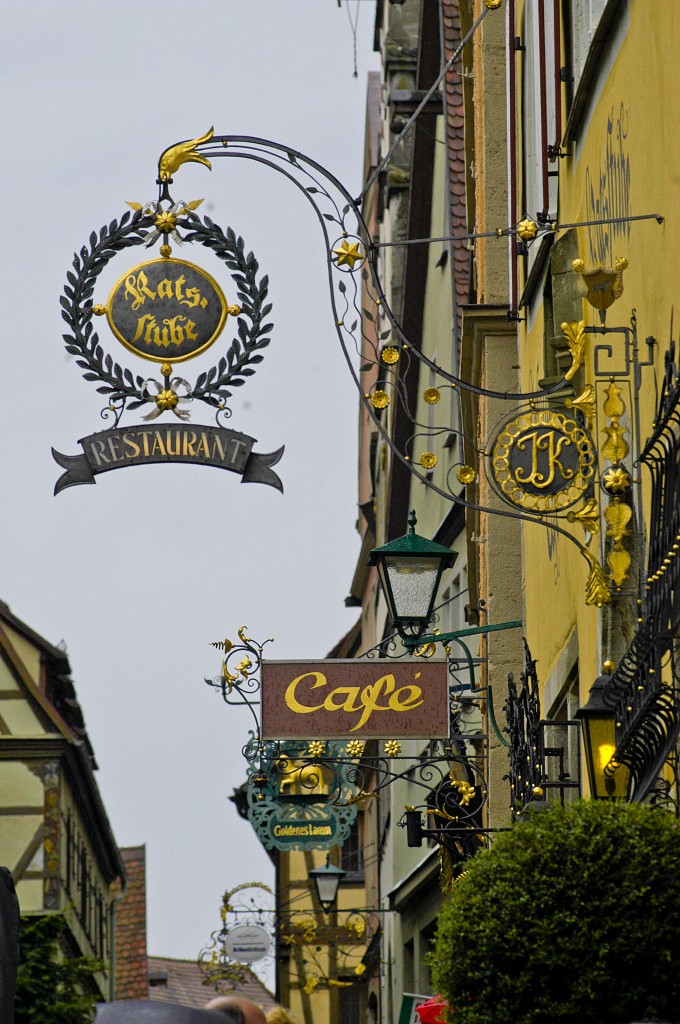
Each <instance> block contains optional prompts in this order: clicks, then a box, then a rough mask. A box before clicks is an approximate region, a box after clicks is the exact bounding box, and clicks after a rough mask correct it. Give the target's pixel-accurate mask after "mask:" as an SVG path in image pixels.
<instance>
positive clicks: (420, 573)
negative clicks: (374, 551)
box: [385, 558, 440, 619]
mask: <svg viewBox="0 0 680 1024" xmlns="http://www.w3.org/2000/svg"><path fill="white" fill-rule="evenodd" d="M385 565H386V569H387V576H388V579H389V583H390V589H391V591H392V595H393V598H394V610H395V612H396V615H397V617H398V618H400V619H427V618H428V613H429V611H430V606H431V604H432V600H433V594H434V590H435V588H436V586H437V582H438V578H439V571H440V560H439V559H438V558H387V559H386V562H385Z"/></svg>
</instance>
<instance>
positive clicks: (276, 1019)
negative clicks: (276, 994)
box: [266, 1006, 295, 1024]
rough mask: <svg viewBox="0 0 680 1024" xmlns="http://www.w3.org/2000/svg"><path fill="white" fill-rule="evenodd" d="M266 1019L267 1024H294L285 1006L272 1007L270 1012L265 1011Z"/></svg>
mask: <svg viewBox="0 0 680 1024" xmlns="http://www.w3.org/2000/svg"><path fill="white" fill-rule="evenodd" d="M266 1017H267V1024H295V1021H294V1020H293V1018H292V1017H291V1015H290V1013H289V1012H288V1010H287V1009H286V1008H285V1006H272V1008H271V1010H268V1011H267V1014H266Z"/></svg>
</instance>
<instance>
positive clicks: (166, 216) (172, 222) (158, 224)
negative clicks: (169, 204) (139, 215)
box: [153, 210, 177, 235]
mask: <svg viewBox="0 0 680 1024" xmlns="http://www.w3.org/2000/svg"><path fill="white" fill-rule="evenodd" d="M153 223H154V227H155V228H156V231H161V232H162V233H163V234H164V235H167V234H168V232H169V231H174V230H175V228H176V227H177V217H176V216H175V214H174V213H172V212H171V211H170V210H161V212H160V213H157V214H156V217H155V219H154V222H153Z"/></svg>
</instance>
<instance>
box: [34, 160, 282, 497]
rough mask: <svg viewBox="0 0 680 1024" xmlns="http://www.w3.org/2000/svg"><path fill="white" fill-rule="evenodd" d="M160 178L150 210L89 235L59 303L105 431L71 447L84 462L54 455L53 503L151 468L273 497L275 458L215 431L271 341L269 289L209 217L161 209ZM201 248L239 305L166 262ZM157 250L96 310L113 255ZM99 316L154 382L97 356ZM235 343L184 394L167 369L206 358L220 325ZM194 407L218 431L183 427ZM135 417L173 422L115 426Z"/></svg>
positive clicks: (241, 438)
mask: <svg viewBox="0 0 680 1024" xmlns="http://www.w3.org/2000/svg"><path fill="white" fill-rule="evenodd" d="M162 170H163V169H162V168H161V175H160V180H161V183H162V184H161V192H160V197H159V199H158V201H157V202H151V203H148V204H146V205H143V204H141V203H133V204H130V205H132V206H133V207H134V210H135V212H134V213H133V214H130V213H129V212H128V213H126V214H124V215H123V216H122V217H121V218H120V220H118V221H116V220H113V221H112V222H111V223H110V224H109V225H108V226H106V225H105V226H104V227H103V228H102V229H101V231H100V232H99V233H97V232H93V233H92V234H91V235H90V239H89V244H88V245H86V246H83V247H82V248H81V249H80V250H79V252H78V253H76V254H75V256H74V258H73V270H72V271H69V273H68V274H67V283H66V286H65V288H64V295H63V296H62V299H61V305H62V316H63V318H64V320H65V321H66V324H67V326H68V329H69V332H68V333H67V334H65V335H64V342H65V345H66V350H67V352H69V353H70V354H71V355H74V356H75V357H76V363H77V365H78V366H79V367H80V369H81V370H82V371H83V376H84V377H85V379H86V380H89V381H93V382H95V383H96V384H97V391H98V392H99V393H100V394H102V395H105V396H106V398H107V406H106V408H105V409H104V410H103V411H102V417H103V418H104V419H112V420H113V429H111V430H105V431H102V432H100V433H95V434H90V435H88V436H87V437H85V438H83V439H82V440H81V441H80V442H79V444H80V445H81V446H82V449H83V454H82V455H76V456H70V455H62V454H61V453H60V452H57V451H55V450H54V449H53V455H54V458H55V461H56V462H57V463H58V464H59V465H60V466H62V467H63V468H64V469H65V470H66V473H64V474H63V475H62V476H61V477H60V478H59V480H58V481H57V483H56V486H55V494H58V493H59V491H61V490H63V489H64V488H66V487H71V486H73V485H75V484H84V483H90V484H91V483H95V477H96V476H97V475H98V474H100V473H104V472H108V471H110V470H112V469H119V468H122V467H125V466H132V465H145V464H148V463H152V462H184V463H199V464H201V465H208V466H216V467H218V468H220V469H228V470H230V471H231V472H235V473H239V474H240V475H241V480H242V482H243V483H264V484H269V485H270V486H272V487H276V488H277V489H278V490H283V486H282V484H281V480H280V479H279V477H278V476H277V474H276V473H275V472H274V471H273V470H272V468H271V467H272V466H274V465H275V464H276V463H277V462H278V461H279V459H280V458H281V456H282V454H283V448H280V449H279V450H278V451H276V452H272V453H271V454H267V455H260V454H256V453H254V452H253V450H252V449H253V445H254V444H255V439H254V438H252V437H248V436H247V435H245V434H241V433H238V432H237V431H233V430H228V429H226V427H225V426H224V423H223V421H224V420H225V419H227V418H229V417H230V416H231V410H230V408H229V399H230V397H231V395H232V389H233V388H235V387H240V386H242V385H243V384H245V383H246V380H247V379H248V377H250V376H252V374H253V373H254V372H255V367H256V365H257V364H258V363H260V362H261V361H262V358H263V356H262V354H261V350H262V349H264V348H265V347H266V346H267V345H268V344H269V342H270V341H271V337H270V334H271V331H272V330H273V324H271V323H267V322H266V318H267V316H268V314H269V313H270V312H271V308H272V307H271V305H270V304H269V303H267V293H268V280H267V277H266V276H265V277H262V278H260V277H259V275H258V272H259V266H258V263H257V260H256V259H255V257H254V255H253V253H252V252H249V253H247V252H246V249H245V244H244V242H243V239H242V238H238V237H237V236H236V234H235V233H234V231H233V230H232V229H231V228H227V230H226V231H223V230H222V229H221V228H220V227H219V226H218V225H217V224H215V223H214V222H213V221H212V220H210V219H209V218H208V217H206V218H204V219H201V217H199V216H198V214H197V213H196V212H195V210H196V209H197V207H198V206H199V205H200V201H199V200H196V201H192V202H190V203H184V202H179V203H176V202H174V201H173V200H172V198H171V196H170V194H169V191H168V188H169V182H168V179H167V177H166V178H164V177H163V173H162ZM170 239H172V240H173V241H174V242H175V243H177V244H180V245H181V244H184V243H190V244H195V245H203V246H206V247H207V248H208V249H210V250H212V252H213V253H215V255H216V256H217V257H218V258H219V259H220V260H221V261H222V262H223V264H224V265H225V267H226V268H227V270H228V271H229V272H230V273H231V276H232V280H233V282H234V285H235V289H236V294H237V297H238V303H230V302H229V301H228V300H227V299H226V298H225V295H224V293H223V291H222V288H221V286H220V284H219V283H218V282H217V281H216V280H215V278H213V277H212V276H211V275H210V274H209V273H207V272H206V271H205V270H203V269H202V268H201V267H199V266H197V265H196V264H195V263H192V262H189V261H188V260H179V259H176V258H174V257H173V256H172V248H171V246H170V244H169V242H170ZM156 241H160V242H161V243H162V244H161V246H160V255H159V257H157V258H155V259H150V260H147V261H145V262H142V263H137V264H136V265H134V266H132V267H128V269H127V270H126V271H125V273H124V274H122V276H121V277H120V278H119V279H118V281H117V282H116V284H115V285H114V287H113V288H112V290H111V292H110V294H109V296H108V299H107V301H106V303H102V302H96V301H95V299H94V293H95V290H96V287H97V284H98V279H99V276H100V274H101V273H102V271H103V270H104V268H105V267H106V266H107V265H108V264H109V262H110V261H111V260H112V259H113V258H114V257H115V256H117V255H118V254H119V253H120V252H122V251H123V250H124V249H129V248H131V247H134V246H138V245H145V246H146V247H149V246H151V245H153V244H154V243H155V242H156ZM96 316H105V317H106V320H107V322H108V325H109V327H110V329H111V331H112V333H113V335H114V336H115V338H116V339H117V340H118V341H119V342H120V343H121V344H122V345H123V346H124V347H125V348H126V349H127V350H128V351H129V352H131V353H133V354H134V355H135V356H137V357H139V358H141V359H144V360H148V361H151V362H153V363H160V364H161V365H160V378H159V379H156V378H153V377H151V378H150V377H147V376H142V375H141V374H136V373H134V372H133V371H132V370H131V369H128V368H127V367H123V366H121V365H120V364H119V363H118V362H116V361H114V359H113V357H112V356H111V355H110V354H108V353H106V352H105V350H104V348H103V346H102V344H101V342H100V339H99V335H98V333H97V332H96V331H95V329H94V325H93V319H94V317H96ZM229 317H231V318H232V319H233V321H234V324H235V334H236V336H235V337H234V338H233V339H232V341H231V344H230V346H229V348H228V349H227V351H226V353H225V354H224V355H222V357H221V358H220V359H219V361H218V362H217V364H216V365H214V366H212V367H211V368H209V369H208V370H206V371H204V372H202V373H200V374H199V375H198V376H197V377H196V379H195V380H194V381H193V383H191V382H190V381H188V380H186V379H185V378H184V377H180V376H178V375H175V373H174V371H173V364H176V363H180V362H186V361H187V360H190V359H193V358H194V357H196V356H199V355H201V354H203V353H205V352H206V351H207V349H208V348H210V346H211V345H213V344H214V343H215V342H216V341H217V339H218V338H219V337H220V334H221V333H222V331H223V329H224V327H225V324H226V323H227V321H228V318H229ZM193 401H199V402H203V403H205V404H206V405H208V406H210V407H211V408H212V409H213V410H214V411H215V418H216V421H217V426H204V425H198V426H196V427H193V428H189V427H186V426H184V425H183V424H184V423H185V422H186V421H187V420H189V418H190V414H189V411H188V410H187V409H185V408H183V407H184V406H186V405H187V404H189V403H190V402H193ZM144 407H145V408H146V409H147V410H148V411H147V413H146V415H145V416H144V417H143V419H144V421H145V422H146V423H148V422H149V421H153V420H156V419H157V418H158V417H159V416H162V415H163V414H169V415H171V416H174V417H175V418H176V419H178V420H180V421H182V423H181V424H176V423H175V424H170V425H165V426H163V427H160V426H146V425H142V424H137V425H130V426H126V427H124V428H123V427H122V426H119V423H120V420H121V417H122V415H123V413H124V412H126V411H132V410H134V409H139V408H144Z"/></svg>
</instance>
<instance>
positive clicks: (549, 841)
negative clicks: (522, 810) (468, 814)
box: [428, 800, 680, 1024]
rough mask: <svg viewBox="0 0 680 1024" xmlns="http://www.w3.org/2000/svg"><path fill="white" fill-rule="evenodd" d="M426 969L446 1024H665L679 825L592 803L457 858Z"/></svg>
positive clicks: (675, 985) (679, 943)
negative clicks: (442, 1002) (460, 868)
mask: <svg viewBox="0 0 680 1024" xmlns="http://www.w3.org/2000/svg"><path fill="white" fill-rule="evenodd" d="M428 961H429V965H430V967H431V970H432V976H433V984H434V991H436V992H441V993H442V994H443V995H444V996H446V997H447V999H448V1001H449V1004H450V1006H451V1007H452V1010H451V1011H450V1020H451V1021H452V1022H453V1024H510V1022H511V1024H557V1022H559V1024H626V1022H629V1021H643V1020H655V1019H656V1020H664V1021H670V1022H672V1024H678V1022H680V970H679V966H678V965H679V964H680V828H679V827H678V823H677V822H676V821H675V820H674V819H673V818H671V816H670V815H668V814H667V813H666V812H664V811H661V810H659V809H654V808H650V807H645V806H640V805H629V804H625V805H621V804H615V803H609V802H602V803H600V802H596V801H594V800H593V801H582V802H581V803H579V804H575V805H574V806H572V807H568V808H561V807H555V808H552V809H551V810H547V811H546V810H544V811H539V812H535V813H533V814H532V815H531V816H530V819H529V820H528V821H527V822H525V823H524V824H521V825H518V826H517V827H516V828H514V829H513V830H512V831H511V832H509V833H507V834H504V835H502V836H500V837H499V838H498V839H497V840H496V842H495V843H494V845H493V848H492V849H491V850H489V851H485V852H483V853H481V854H479V855H478V856H477V857H475V858H474V859H473V860H471V861H470V865H469V870H468V872H467V873H466V874H465V875H464V876H463V877H462V878H461V879H459V881H457V882H456V883H455V886H454V891H453V893H452V895H451V897H450V898H449V899H448V900H447V902H446V904H445V905H444V909H443V912H442V915H441V917H440V922H439V929H438V933H437V938H436V945H435V949H434V952H432V953H430V954H429V957H428Z"/></svg>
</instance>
